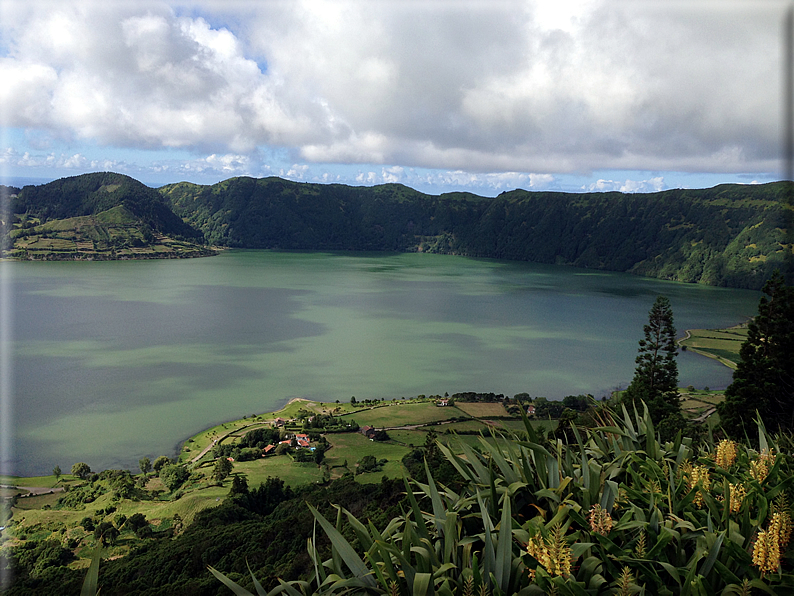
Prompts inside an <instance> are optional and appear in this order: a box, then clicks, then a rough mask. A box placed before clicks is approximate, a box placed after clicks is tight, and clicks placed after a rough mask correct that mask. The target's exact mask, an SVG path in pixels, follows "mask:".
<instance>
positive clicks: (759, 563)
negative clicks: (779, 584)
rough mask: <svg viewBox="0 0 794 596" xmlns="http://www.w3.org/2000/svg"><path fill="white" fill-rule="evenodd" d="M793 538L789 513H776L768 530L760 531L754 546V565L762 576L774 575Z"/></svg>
mask: <svg viewBox="0 0 794 596" xmlns="http://www.w3.org/2000/svg"><path fill="white" fill-rule="evenodd" d="M790 537H791V517H790V516H789V514H788V513H775V514H774V515H772V519H771V520H770V522H769V527H768V528H767V529H766V530H759V531H758V536H757V537H756V539H755V544H754V545H753V565H755V566H756V567H758V569H759V570H760V571H761V575H762V576H763V575H765V574H767V573H774V572H776V571H777V570H778V567H779V566H780V557H781V552H782V551H784V550H785V548H786V545H787V544H788V541H789V538H790Z"/></svg>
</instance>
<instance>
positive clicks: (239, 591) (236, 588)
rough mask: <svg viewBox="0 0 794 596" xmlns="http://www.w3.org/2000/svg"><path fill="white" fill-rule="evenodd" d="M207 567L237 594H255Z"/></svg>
mask: <svg viewBox="0 0 794 596" xmlns="http://www.w3.org/2000/svg"><path fill="white" fill-rule="evenodd" d="M207 568H208V569H209V570H210V572H211V573H212V575H214V576H215V577H217V578H218V579H219V580H220V581H221V583H222V584H223V585H224V586H226V587H227V588H229V589H230V590H231V591H232V592H234V593H235V594H237V596H254V595H253V594H251V592H249V591H248V590H246V589H245V588H243V587H242V586H241V585H240V584H238V583H236V582H233V581H232V580H230V579H229V578H228V577H226V576H225V575H223V574H222V573H221V572H220V571H218V570H217V569H215V568H213V567H207ZM80 596H84V595H83V594H82V593H81V594H80Z"/></svg>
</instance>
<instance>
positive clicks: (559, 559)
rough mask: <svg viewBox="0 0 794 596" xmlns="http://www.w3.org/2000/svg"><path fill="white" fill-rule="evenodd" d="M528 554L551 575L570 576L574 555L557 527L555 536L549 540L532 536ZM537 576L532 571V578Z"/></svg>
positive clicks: (528, 545) (560, 529)
mask: <svg viewBox="0 0 794 596" xmlns="http://www.w3.org/2000/svg"><path fill="white" fill-rule="evenodd" d="M527 553H529V554H530V555H532V556H533V557H534V558H535V560H536V561H537V562H538V563H540V564H541V565H542V566H543V568H544V569H545V570H546V572H547V573H548V574H549V575H552V576H554V575H562V576H565V575H570V573H571V564H572V562H573V561H572V560H573V555H572V553H571V547H570V546H568V542H567V541H566V540H565V534H564V533H563V530H562V528H560V527H559V526H557V528H555V530H554V534H553V535H552V536H550V537H549V538H547V539H544V538H543V537H542V536H540V535H536V536H532V537H530V539H529V542H528V543H527ZM534 577H535V574H534V573H532V572H531V571H530V578H531V579H533V580H534Z"/></svg>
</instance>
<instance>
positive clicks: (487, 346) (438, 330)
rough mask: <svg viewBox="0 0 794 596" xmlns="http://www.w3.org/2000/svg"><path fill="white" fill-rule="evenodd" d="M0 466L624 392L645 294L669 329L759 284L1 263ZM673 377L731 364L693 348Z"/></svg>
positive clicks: (707, 319) (723, 376)
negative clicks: (6, 360) (423, 399)
mask: <svg viewBox="0 0 794 596" xmlns="http://www.w3.org/2000/svg"><path fill="white" fill-rule="evenodd" d="M2 266H3V267H5V268H6V270H5V273H4V275H5V281H6V282H7V283H8V285H9V287H10V291H9V295H10V297H11V306H12V312H13V316H12V330H11V332H12V342H13V344H12V345H13V349H12V359H13V362H12V370H13V379H12V380H11V386H12V387H13V404H12V406H13V407H12V408H11V409H12V411H13V418H12V421H11V425H12V426H13V429H14V433H15V436H14V440H13V445H14V451H13V454H12V457H13V460H12V463H13V469H14V471H15V472H16V473H17V474H20V475H34V474H49V473H50V472H51V470H52V468H53V466H54V465H56V464H58V465H60V467H61V468H62V469H64V470H68V469H69V468H70V467H71V464H72V463H74V462H77V461H85V462H87V463H88V464H89V465H90V466H91V467H92V469H94V470H101V469H105V468H127V469H131V470H135V469H137V462H138V460H139V459H140V458H141V457H143V456H148V457H150V458H152V459H154V457H156V456H158V455H169V456H170V455H173V454H174V453H175V452H176V448H177V444H178V442H179V441H181V440H184V439H185V438H186V437H188V436H190V435H192V434H194V433H196V432H198V431H199V430H201V429H202V428H205V427H208V426H211V425H213V424H215V423H218V422H221V421H225V420H231V419H236V418H240V417H242V416H243V415H250V414H255V413H261V412H266V411H272V410H275V409H278V408H280V407H281V405H283V404H284V403H286V401H288V400H289V399H291V398H293V397H304V398H308V399H313V400H321V401H335V400H337V399H338V400H340V401H349V400H350V397H351V396H356V398H357V399H367V398H369V399H371V398H384V399H387V400H389V399H392V398H400V397H402V396H415V395H418V394H427V395H430V394H441V395H443V394H444V393H445V392H449V393H450V394H452V393H455V392H459V391H493V392H495V393H504V394H507V395H511V396H512V395H514V394H515V393H518V392H527V393H529V394H530V395H532V396H533V397H536V396H546V397H548V398H557V399H560V398H562V397H564V396H566V395H571V394H579V393H592V394H594V395H596V397H600V396H602V395H606V394H608V393H609V391H610V390H612V389H614V388H616V387H618V386H625V385H626V384H628V382H629V381H630V380H631V377H632V375H633V372H634V366H635V364H634V358H635V356H636V353H637V341H638V340H639V339H641V338H642V335H643V331H642V327H643V325H644V324H645V323H646V322H647V315H648V310H649V309H650V307H651V305H652V303H653V301H654V300H655V298H656V296H657V295H659V294H663V295H665V296H667V297H668V298H669V299H670V301H671V303H672V307H673V312H674V315H675V323H676V327H677V329H678V330H679V335H683V331H684V330H685V329H687V328H694V327H699V328H716V327H723V326H728V325H734V324H737V323H740V322H743V321H745V320H746V319H747V318H748V317H751V316H753V315H754V314H755V313H756V310H757V305H758V299H759V296H760V293H758V292H752V291H747V290H734V289H725V288H713V287H707V286H700V285H694V284H682V283H675V282H665V281H660V280H655V279H649V278H642V277H636V276H632V275H628V274H621V273H609V272H602V271H592V270H582V269H575V268H571V267H564V266H550V265H537V264H531V263H522V262H512V261H499V260H491V259H470V258H464V257H456V256H447V255H431V254H397V253H395V254H391V253H317V252H274V251H253V250H250V251H248V250H229V251H224V252H223V253H222V254H220V255H219V256H217V257H210V258H199V259H188V260H152V261H115V262H57V263H45V262H41V263H40V262H36V263H33V262H13V263H3V264H2ZM678 362H679V371H680V383H681V385H683V386H685V385H689V384H692V385H695V386H696V387H698V388H702V387H704V386H709V387H711V388H719V387H725V386H726V385H727V384H728V383H730V379H731V371H730V370H729V369H728V368H726V367H724V366H722V365H720V364H719V363H717V362H715V361H713V360H710V359H708V358H705V357H702V356H698V355H695V354H692V353H686V352H684V353H681V354H680V356H679V359H678Z"/></svg>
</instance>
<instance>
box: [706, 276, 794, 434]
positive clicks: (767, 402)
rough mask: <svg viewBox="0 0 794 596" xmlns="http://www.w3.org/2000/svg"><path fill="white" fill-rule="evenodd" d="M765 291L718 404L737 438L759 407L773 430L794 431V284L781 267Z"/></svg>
mask: <svg viewBox="0 0 794 596" xmlns="http://www.w3.org/2000/svg"><path fill="white" fill-rule="evenodd" d="M764 293H765V294H766V296H762V297H761V300H760V302H759V304H758V316H756V317H755V318H754V319H753V320H752V321H750V323H749V324H748V326H747V340H745V342H744V343H743V344H742V348H741V350H740V351H739V356H740V361H739V364H738V366H737V368H736V370H735V371H734V373H733V382H732V383H731V384H730V385H729V386H728V388H727V389H726V390H725V401H723V402H722V403H721V404H719V405H718V406H717V412H718V413H719V415H720V423H721V424H722V427H723V428H724V429H725V431H726V432H727V433H728V434H729V435H731V436H733V437H736V438H742V437H743V436H744V434H745V432H744V431H745V428H746V429H747V431H750V430H751V429H752V428H753V426H754V424H755V416H756V411H757V412H758V414H760V416H761V419H762V420H763V421H764V424H765V426H766V428H767V430H769V431H781V430H784V431H791V430H794V287H792V286H787V285H786V283H785V281H784V279H783V276H782V275H780V273H778V272H776V273H775V274H773V275H772V277H771V278H770V279H769V281H768V282H767V283H766V285H765V286H764ZM748 434H750V435H751V436H752V433H749V432H748Z"/></svg>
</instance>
